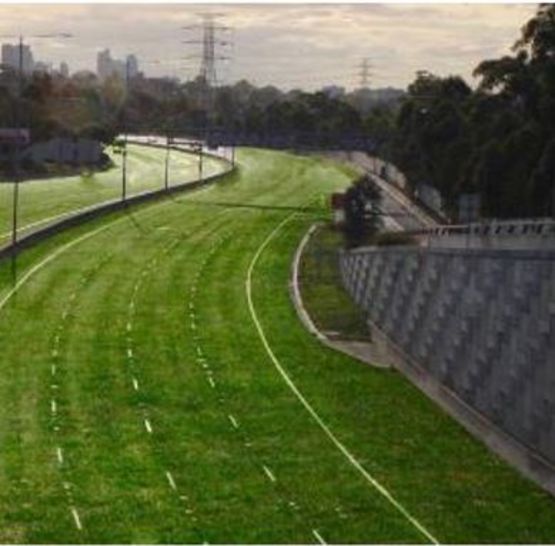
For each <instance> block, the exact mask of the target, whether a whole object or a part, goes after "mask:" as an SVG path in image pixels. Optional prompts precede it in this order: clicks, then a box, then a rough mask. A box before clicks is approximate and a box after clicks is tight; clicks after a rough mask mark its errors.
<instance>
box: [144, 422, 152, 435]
mask: <svg viewBox="0 0 555 546" xmlns="http://www.w3.org/2000/svg"><path fill="white" fill-rule="evenodd" d="M145 428H146V431H147V432H148V433H149V434H152V426H151V425H150V421H149V420H148V419H145Z"/></svg>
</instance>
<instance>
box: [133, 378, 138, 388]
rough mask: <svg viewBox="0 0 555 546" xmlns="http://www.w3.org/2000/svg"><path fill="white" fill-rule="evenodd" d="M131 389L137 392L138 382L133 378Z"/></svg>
mask: <svg viewBox="0 0 555 546" xmlns="http://www.w3.org/2000/svg"><path fill="white" fill-rule="evenodd" d="M133 388H134V389H135V390H136V391H138V390H139V382H138V381H137V380H136V379H135V378H133Z"/></svg>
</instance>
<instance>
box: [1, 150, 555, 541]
mask: <svg viewBox="0 0 555 546" xmlns="http://www.w3.org/2000/svg"><path fill="white" fill-rule="evenodd" d="M239 159H240V162H241V165H242V168H241V172H240V174H239V175H237V176H233V177H230V178H229V180H228V181H227V182H224V183H222V184H221V185H220V186H218V187H211V188H210V189H206V190H201V191H196V192H194V193H191V194H189V195H184V196H180V197H179V198H173V199H168V200H167V201H164V202H162V203H157V204H154V205H148V206H142V207H139V208H136V209H133V211H132V212H130V213H129V214H127V215H126V214H116V215H112V216H110V217H107V218H104V219H102V220H97V221H95V222H92V223H91V224H89V225H87V226H82V227H80V228H78V229H75V230H72V231H70V232H65V233H63V234H60V235H59V236H57V237H56V238H54V239H51V240H49V241H47V242H45V243H44V244H41V245H39V246H37V247H35V248H33V249H30V250H29V251H26V252H25V253H23V254H22V255H21V256H20V258H19V261H18V264H17V266H18V272H19V278H20V279H21V278H22V276H23V275H25V273H26V272H29V271H30V270H31V268H32V267H34V266H36V265H37V264H39V263H41V260H43V259H44V258H45V257H48V256H51V255H52V253H53V252H59V254H58V255H57V257H56V259H53V260H51V261H50V262H48V263H47V264H46V265H45V266H44V267H43V268H41V269H39V270H38V271H37V272H36V273H35V274H34V275H32V276H30V277H29V278H28V280H27V282H25V283H24V284H23V285H21V287H20V289H19V290H18V291H17V292H16V294H15V295H14V296H13V297H12V298H11V299H9V300H8V301H7V303H6V304H5V305H4V307H3V308H2V309H0V336H1V339H2V341H3V344H2V348H3V351H2V353H1V356H0V399H1V400H2V405H0V542H30V543H36V542H43V543H44V542H46V543H50V542H64V543H74V542H75V543H79V542H94V543H106V542H110V543H112V542H135V543H140V542H172V543H176V542H203V541H209V542H220V543H226V542H257V543H260V542H263V543H267V542H287V543H298V542H300V543H306V542H316V541H317V540H318V536H321V537H323V538H324V539H325V540H326V541H329V542H411V543H412V542H415V543H416V542H422V541H424V540H425V538H424V537H423V536H422V534H421V533H420V532H419V531H418V530H417V529H416V528H415V526H414V525H412V524H411V523H410V522H409V521H408V520H407V518H406V517H404V516H403V514H401V513H400V512H399V511H398V510H396V509H395V508H394V507H393V506H392V505H391V503H390V502H389V501H388V500H387V499H386V498H385V497H384V496H382V495H380V494H379V493H378V492H377V491H376V489H374V488H372V487H371V486H370V485H369V484H368V483H367V482H366V481H365V480H364V479H363V478H362V477H361V474H360V473H359V472H358V471H357V470H356V469H355V468H354V467H353V465H352V464H350V463H349V461H348V460H347V459H346V458H345V456H344V455H343V454H342V453H341V452H340V451H339V450H338V449H337V448H336V447H335V446H334V445H333V444H332V443H331V442H330V440H329V439H328V438H327V437H326V436H325V435H324V434H323V432H322V430H321V429H320V428H319V427H318V426H317V424H316V423H315V422H314V420H313V419H312V418H311V416H310V415H309V414H308V413H307V412H306V410H305V409H304V408H303V406H302V405H301V404H300V403H299V401H298V399H297V398H296V397H295V395H294V394H293V392H292V391H291V390H290V388H289V387H288V386H287V384H286V383H285V382H284V381H283V379H282V378H281V377H280V376H279V374H278V373H277V371H276V369H275V367H274V366H273V364H272V362H271V361H270V359H269V357H268V354H267V353H266V351H265V349H264V347H263V345H262V343H261V341H260V337H259V335H258V333H257V331H256V329H255V327H254V324H253V322H252V317H251V315H250V313H249V309H248V306H247V299H246V292H245V280H246V276H247V271H248V268H249V266H250V265H251V263H252V259H253V256H254V255H255V254H256V252H257V250H258V249H259V247H260V245H261V244H262V243H263V241H264V240H266V238H267V236H268V234H269V233H271V232H272V230H274V229H275V227H276V226H277V225H278V224H279V223H280V222H282V221H283V220H284V219H285V218H287V217H288V216H289V215H290V214H291V213H292V210H293V209H285V208H283V207H292V208H294V207H299V206H303V205H306V204H308V203H310V204H312V205H313V207H315V208H314V209H312V210H311V211H310V212H306V211H300V212H299V213H298V214H296V215H294V216H292V217H291V218H290V220H289V222H287V223H286V224H284V225H283V228H282V229H280V230H279V231H278V232H276V235H275V237H274V238H273V239H272V240H271V241H270V242H269V244H268V246H267V248H266V249H265V250H264V252H263V253H262V254H261V255H260V259H259V261H258V262H257V264H256V267H255V268H254V272H253V285H252V288H253V298H254V306H255V309H256V312H257V314H258V316H259V318H260V320H261V323H262V325H263V328H264V330H265V333H266V336H267V338H268V341H269V343H270V345H271V347H272V349H273V351H274V352H275V354H276V356H277V358H279V360H280V362H281V364H282V365H283V366H284V368H285V369H286V370H287V372H288V373H289V374H290V376H291V377H292V379H293V381H294V382H295V383H296V384H297V386H298V387H299V388H300V389H301V390H302V392H303V393H304V394H305V395H306V397H307V399H308V400H309V402H310V403H311V404H312V405H313V407H314V408H315V409H316V411H318V413H319V414H320V415H321V417H322V418H323V419H324V420H325V421H326V423H328V424H329V426H330V427H331V429H332V430H333V431H334V433H335V434H336V435H337V437H338V438H339V440H340V441H342V442H343V443H344V444H345V445H346V446H347V447H348V448H349V450H350V451H351V452H352V453H353V454H354V455H355V456H356V457H357V459H358V460H359V461H360V462H361V463H362V464H363V465H364V467H365V468H366V469H367V470H368V471H369V472H371V473H372V474H373V475H375V477H376V478H377V479H379V480H380V481H381V483H383V485H384V486H386V487H387V488H388V489H389V490H390V491H391V493H392V494H393V495H395V497H396V498H397V499H398V500H399V501H400V502H402V503H403V505H404V506H405V507H406V509H407V510H408V511H409V512H410V513H411V514H412V515H413V516H414V517H416V518H417V519H418V520H419V521H420V522H421V524H422V525H424V526H425V527H426V528H427V529H428V530H429V531H430V532H431V533H433V535H434V536H436V537H437V538H438V539H439V540H441V541H445V542H494V541H496V542H544V541H553V540H554V539H555V518H554V517H553V516H554V514H555V503H554V502H553V499H551V498H549V497H548V496H547V495H545V494H544V493H542V492H540V491H539V490H538V489H537V488H535V487H533V486H532V485H530V484H529V483H528V482H526V481H525V480H523V479H522V478H520V477H519V476H518V475H517V474H516V473H515V472H514V471H512V470H511V469H509V468H508V467H507V466H506V465H504V464H503V463H502V462H500V461H499V460H498V459H497V458H496V457H494V456H492V455H491V454H489V453H488V452H487V451H486V450H485V449H484V448H483V447H482V446H481V445H480V444H478V443H477V442H475V441H474V440H473V439H471V438H470V437H469V436H468V435H467V434H466V433H465V432H464V431H463V430H462V429H461V428H460V427H459V426H458V425H457V424H455V423H454V422H453V421H451V420H450V419H449V418H447V417H446V416H445V415H443V414H442V413H441V412H440V411H439V410H438V409H437V408H436V407H435V406H434V405H433V404H432V403H431V402H429V401H428V400H427V399H426V398H424V397H423V396H422V395H421V394H420V393H419V392H418V391H417V390H416V389H414V388H413V387H412V386H411V385H410V384H408V383H407V381H405V380H404V379H403V378H402V377H401V376H399V375H398V374H396V373H395V372H393V371H382V370H379V371H378V370H374V369H371V368H369V367H366V366H362V365H360V364H358V363H357V362H355V361H353V360H351V359H349V358H347V357H345V356H343V355H340V354H337V353H335V352H333V351H330V350H327V349H325V348H323V347H322V346H321V345H320V344H318V342H317V341H316V340H314V339H313V338H312V337H311V336H310V335H309V334H308V333H307V332H306V331H305V330H304V329H303V327H302V325H301V324H300V323H299V321H298V320H297V317H296V316H295V313H294V310H293V308H292V305H291V302H290V300H289V295H288V281H289V268H290V262H291V258H292V255H293V252H294V249H295V247H296V245H297V244H298V241H299V239H300V237H301V235H302V234H303V233H304V231H305V230H306V228H307V226H308V225H309V224H310V223H312V222H313V221H314V219H315V218H318V217H321V216H322V215H323V214H325V209H324V199H325V197H324V196H325V195H326V194H327V193H328V192H329V191H331V190H332V189H334V188H339V187H344V186H345V185H346V184H347V183H348V181H349V176H350V173H349V172H348V171H346V170H343V169H340V168H338V167H336V166H334V165H333V164H330V163H325V162H321V161H319V160H317V159H308V158H302V157H295V156H291V155H288V154H285V153H272V152H263V151H253V150H244V151H241V152H240V155H239ZM96 229H100V230H101V231H98V232H96V233H94V230H96ZM92 233H94V235H90V234H92ZM78 237H88V238H85V239H83V240H82V241H81V242H80V243H79V244H74V245H73V246H71V247H68V248H66V249H65V250H64V251H63V252H62V251H60V249H63V248H64V247H63V245H65V244H72V242H74V241H76V240H77V238H78ZM10 286H11V272H10V267H9V264H3V265H2V267H1V269H0V287H1V289H0V294H2V296H0V301H2V298H3V297H4V295H6V294H8V293H9V290H10ZM53 402H54V404H53ZM76 517H77V518H78V519H76ZM78 525H80V526H81V529H79V527H78Z"/></svg>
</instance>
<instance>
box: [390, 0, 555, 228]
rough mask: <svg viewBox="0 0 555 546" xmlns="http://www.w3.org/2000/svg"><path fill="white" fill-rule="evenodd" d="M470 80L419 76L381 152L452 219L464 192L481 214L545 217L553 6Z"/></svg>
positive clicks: (554, 55)
mask: <svg viewBox="0 0 555 546" xmlns="http://www.w3.org/2000/svg"><path fill="white" fill-rule="evenodd" d="M474 75H475V76H476V77H477V78H478V85H477V87H476V89H474V90H473V89H471V88H470V87H469V85H468V84H467V83H466V82H465V81H464V80H463V79H462V78H461V77H458V76H450V77H446V78H440V77H438V76H435V75H433V74H431V73H429V72H424V71H423V72H419V73H418V74H417V78H416V80H415V81H414V82H413V83H412V84H411V85H410V86H409V88H408V94H407V96H406V97H405V98H404V99H403V102H402V106H401V108H400V109H399V111H398V112H397V113H396V114H395V115H394V117H395V123H394V126H393V128H392V130H391V132H390V133H389V135H387V138H386V140H385V141H384V142H383V146H382V152H383V153H384V154H385V155H387V156H388V157H389V158H390V159H391V160H392V161H394V162H395V163H396V164H397V165H398V166H399V167H400V168H401V169H402V170H403V171H404V172H405V174H406V175H407V178H408V180H409V182H410V183H411V186H412V187H415V185H416V184H418V183H420V182H423V183H427V184H430V185H432V186H434V187H435V188H437V189H438V190H439V191H440V192H441V194H442V196H443V198H444V200H445V203H446V207H447V210H448V211H450V212H451V213H452V215H453V216H455V215H456V211H457V200H458V198H459V197H460V196H461V194H468V193H475V194H478V195H479V196H480V198H481V209H482V210H481V213H482V215H484V216H486V217H498V218H508V217H533V216H534V217H538V216H539V217H545V216H553V215H555V5H553V4H544V5H540V6H539V7H538V9H537V11H536V14H535V16H534V17H533V18H532V19H531V20H530V21H528V22H527V23H526V24H525V25H524V27H523V28H522V31H521V36H520V38H519V39H518V40H517V41H516V43H515V44H514V46H513V48H512V54H511V55H506V56H504V57H502V58H500V59H491V60H484V61H483V62H481V63H480V64H479V65H478V66H477V67H476V69H475V71H474Z"/></svg>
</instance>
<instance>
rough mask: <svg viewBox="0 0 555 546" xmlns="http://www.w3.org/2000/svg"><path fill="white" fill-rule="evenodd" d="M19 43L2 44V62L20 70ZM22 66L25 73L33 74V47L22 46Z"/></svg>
mask: <svg viewBox="0 0 555 546" xmlns="http://www.w3.org/2000/svg"><path fill="white" fill-rule="evenodd" d="M19 47H20V46H19V44H15V45H12V44H2V64H5V65H8V66H11V67H12V68H14V69H15V70H19ZM21 61H22V62H21V68H22V70H23V73H24V74H31V72H33V70H34V68H35V62H34V60H33V54H32V52H31V47H30V46H28V45H23V46H21Z"/></svg>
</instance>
